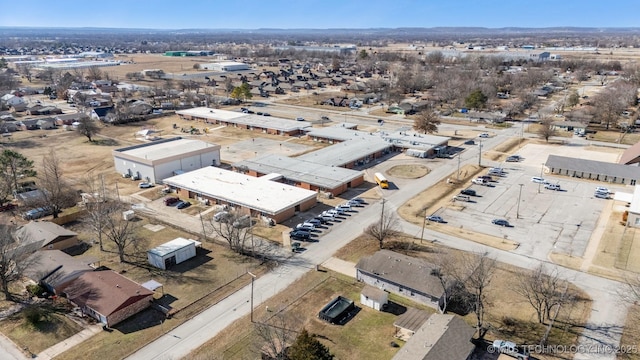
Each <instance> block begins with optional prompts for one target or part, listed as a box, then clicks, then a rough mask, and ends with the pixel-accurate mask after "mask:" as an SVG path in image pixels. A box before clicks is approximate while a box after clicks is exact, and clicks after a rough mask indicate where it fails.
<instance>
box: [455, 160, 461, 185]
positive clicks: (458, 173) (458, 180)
mask: <svg viewBox="0 0 640 360" xmlns="http://www.w3.org/2000/svg"><path fill="white" fill-rule="evenodd" d="M460 154H461V153H458V172H457V173H456V183H459V182H460Z"/></svg>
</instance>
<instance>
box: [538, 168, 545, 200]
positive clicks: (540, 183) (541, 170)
mask: <svg viewBox="0 0 640 360" xmlns="http://www.w3.org/2000/svg"><path fill="white" fill-rule="evenodd" d="M542 172H544V163H542V165H541V166H540V179H541V180H540V182H538V194H540V186H541V185H542V182H543V181H542Z"/></svg>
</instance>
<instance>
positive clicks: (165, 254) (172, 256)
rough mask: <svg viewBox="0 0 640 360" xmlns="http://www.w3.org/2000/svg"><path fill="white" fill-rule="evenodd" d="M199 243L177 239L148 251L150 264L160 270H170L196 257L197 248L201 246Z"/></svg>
mask: <svg viewBox="0 0 640 360" xmlns="http://www.w3.org/2000/svg"><path fill="white" fill-rule="evenodd" d="M201 245H202V243H200V242H199V241H195V240H191V239H185V238H177V239H173V240H171V241H169V242H168V243H164V244H162V245H160V246H158V247H155V248H153V249H151V250H149V251H147V259H148V260H149V264H151V265H153V266H155V267H157V268H159V269H164V270H166V269H168V268H170V267H172V266H173V265H176V264H180V263H181V262H184V261H187V260H189V259H191V258H192V257H195V256H196V247H197V246H201Z"/></svg>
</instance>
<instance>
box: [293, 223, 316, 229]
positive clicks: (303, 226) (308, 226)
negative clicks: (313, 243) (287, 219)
mask: <svg viewBox="0 0 640 360" xmlns="http://www.w3.org/2000/svg"><path fill="white" fill-rule="evenodd" d="M315 228H316V227H315V226H314V225H313V224H312V223H309V222H306V221H305V222H303V223H300V224H298V225H296V229H308V230H313V229H315Z"/></svg>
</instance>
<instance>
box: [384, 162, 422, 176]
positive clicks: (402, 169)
mask: <svg viewBox="0 0 640 360" xmlns="http://www.w3.org/2000/svg"><path fill="white" fill-rule="evenodd" d="M429 171H430V170H429V168H428V167H426V166H424V165H416V164H406V165H396V166H394V167H392V168H391V169H389V170H387V174H388V175H390V176H395V177H399V178H401V179H419V178H421V177H423V176H425V175H427V174H428V173H429Z"/></svg>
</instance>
